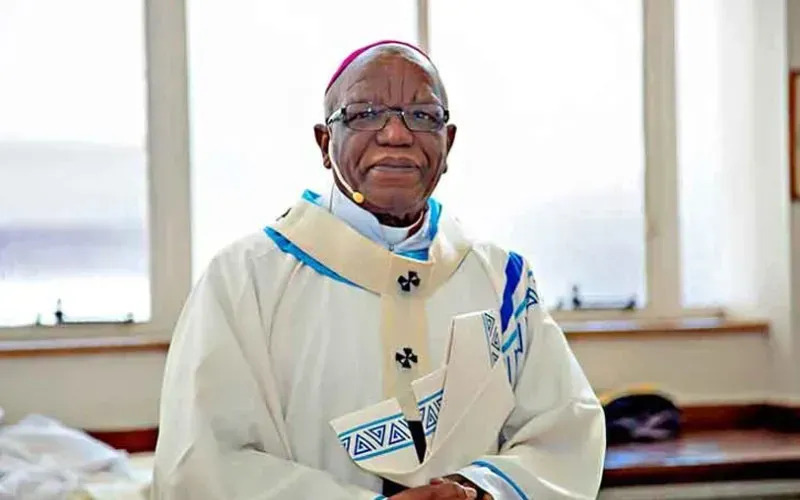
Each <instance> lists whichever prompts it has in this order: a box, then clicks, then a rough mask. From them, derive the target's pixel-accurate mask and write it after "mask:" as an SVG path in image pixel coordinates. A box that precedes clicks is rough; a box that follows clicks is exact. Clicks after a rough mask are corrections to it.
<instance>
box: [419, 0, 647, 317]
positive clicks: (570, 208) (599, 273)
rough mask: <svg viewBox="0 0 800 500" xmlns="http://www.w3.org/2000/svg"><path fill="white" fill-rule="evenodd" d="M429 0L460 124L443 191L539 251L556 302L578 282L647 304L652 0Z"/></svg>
mask: <svg viewBox="0 0 800 500" xmlns="http://www.w3.org/2000/svg"><path fill="white" fill-rule="evenodd" d="M430 5H431V16H430V30H431V34H430V37H431V47H430V50H431V56H432V58H433V59H434V61H435V62H436V64H437V65H438V68H439V70H440V71H441V74H442V77H443V79H444V81H445V84H446V85H447V89H448V94H449V98H450V108H451V113H452V116H453V121H454V123H456V124H457V125H458V126H459V129H458V135H457V137H456V142H455V144H454V147H453V151H452V153H451V156H450V162H449V164H450V170H449V172H448V174H447V175H446V176H445V177H444V178H443V180H442V185H441V188H440V189H439V192H438V196H439V197H440V198H441V200H442V201H443V203H445V204H446V206H450V207H451V208H452V209H454V210H455V212H456V213H457V214H458V215H459V217H460V218H461V219H462V221H463V222H464V223H465V224H466V225H467V226H471V227H472V228H474V232H475V233H476V234H480V235H481V237H482V238H483V237H485V238H490V239H492V240H494V241H496V242H498V243H499V244H502V245H504V246H506V247H508V248H510V249H513V250H515V251H517V252H518V253H521V254H523V255H525V256H526V257H527V258H529V259H530V261H531V262H532V266H533V269H534V272H535V273H536V275H537V280H538V282H539V284H540V286H541V288H542V290H543V295H544V299H545V301H546V302H547V303H548V305H550V306H557V305H558V303H559V302H560V301H562V302H563V306H564V307H565V308H569V307H571V304H570V297H571V295H572V292H571V288H572V286H573V285H578V286H579V289H580V295H581V296H583V298H584V300H586V301H587V302H589V301H591V302H595V303H596V304H598V303H604V304H607V305H608V304H610V303H614V304H616V303H620V305H621V304H624V303H625V302H626V301H628V300H629V299H630V298H631V297H634V296H635V298H636V302H637V304H638V306H640V307H641V306H642V305H644V304H645V302H646V300H647V297H646V296H645V272H644V269H645V235H644V228H645V223H644V206H643V204H644V138H643V131H642V130H643V128H642V113H643V110H642V98H643V95H642V88H643V78H642V71H643V68H642V6H641V2H640V1H639V0H624V1H623V0H620V1H616V2H604V3H603V4H602V5H599V4H598V3H597V2H593V1H591V0H577V1H576V0H570V1H559V2H553V1H548V0H533V1H528V2H519V3H517V2H494V3H491V4H490V6H488V5H487V3H486V2H483V1H472V0H469V1H462V2H459V4H458V7H457V8H455V7H454V6H453V4H449V3H446V2H431V3H430ZM476 201H478V203H476Z"/></svg>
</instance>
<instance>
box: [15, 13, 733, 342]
mask: <svg viewBox="0 0 800 500" xmlns="http://www.w3.org/2000/svg"><path fill="white" fill-rule="evenodd" d="M688 3H690V2H683V1H682V2H678V9H677V14H678V21H679V22H678V23H677V26H678V32H677V33H676V34H675V35H676V39H677V49H676V48H675V46H674V44H673V43H672V42H673V32H672V30H673V25H672V23H671V19H672V17H673V14H674V13H675V12H674V11H673V8H672V3H669V2H664V3H661V2H646V1H644V0H618V1H615V2H610V3H604V4H603V5H602V6H599V5H598V4H597V3H596V2H592V1H589V0H564V1H560V2H550V1H546V0H533V1H530V2H521V3H520V2H494V3H487V2H479V1H477V0H462V1H460V2H458V5H457V6H455V4H453V3H449V2H444V1H425V0H417V1H414V0H403V1H398V2H392V3H391V5H389V4H384V3H376V2H374V1H371V0H346V1H344V0H343V1H340V2H326V1H322V0H298V1H294V2H262V1H258V0H236V1H234V2H224V1H219V0H218V1H199V0H195V1H193V2H189V5H188V7H189V9H188V12H187V11H185V9H184V7H185V2H184V1H183V0H177V1H175V2H157V1H151V2H147V1H145V2H126V3H124V5H123V4H118V3H113V5H111V4H108V2H102V1H100V0H75V1H72V2H68V3H67V4H64V3H63V2H59V1H57V0H4V1H3V2H2V3H0V75H3V77H2V78H0V179H1V181H2V182H0V327H4V326H14V325H32V324H35V323H36V322H37V321H38V322H41V323H43V324H47V323H52V322H53V320H54V317H55V315H54V312H55V310H56V308H57V305H58V303H59V302H60V303H61V306H62V310H63V312H64V313H65V318H66V319H67V320H70V319H71V320H74V321H81V320H86V319H97V320H107V321H119V320H123V319H127V318H128V317H129V315H133V318H134V319H135V320H136V321H142V322H145V321H148V320H149V322H148V323H147V324H144V325H140V324H138V323H137V324H135V325H134V327H132V328H133V331H135V332H138V333H151V332H153V333H157V334H160V335H166V334H168V333H169V330H170V325H171V324H173V323H174V321H175V320H176V318H177V315H178V312H179V311H180V308H181V306H182V303H183V301H184V299H185V297H186V293H187V292H188V289H189V287H190V284H191V281H192V279H193V277H194V278H196V277H197V276H198V275H199V273H200V272H201V271H202V270H203V269H204V268H205V266H206V264H207V263H208V261H209V259H210V258H211V257H212V256H213V255H214V254H215V253H216V252H218V251H219V250H220V249H221V248H222V247H224V246H226V245H228V244H229V243H231V242H232V241H234V240H236V239H237V238H239V237H241V236H243V235H245V234H248V233H252V232H254V231H258V230H259V229H261V228H262V227H263V226H264V225H266V224H267V223H269V222H271V221H272V220H274V219H275V218H276V217H277V216H278V215H279V214H281V213H283V212H284V211H285V209H286V208H287V207H288V206H289V205H291V204H292V203H294V201H295V200H296V199H297V198H298V196H299V195H300V193H301V191H302V190H303V189H305V188H311V189H316V190H321V189H325V188H326V187H329V186H330V184H329V182H330V177H329V176H330V174H329V172H328V171H326V170H324V169H323V168H322V166H321V164H320V163H321V161H320V155H319V153H318V151H317V150H316V146H315V144H314V138H313V133H312V126H313V124H314V123H318V122H320V121H322V119H323V102H322V101H323V92H324V86H325V84H326V82H327V80H328V78H329V77H330V75H331V74H332V73H333V71H334V70H335V68H336V65H337V64H338V63H339V61H340V60H341V59H342V58H343V57H345V56H346V55H347V52H348V51H350V50H352V49H353V48H355V47H358V46H360V45H362V44H365V43H369V42H372V41H375V40H377V39H382V38H397V39H401V40H407V41H411V42H414V41H417V42H419V43H422V44H423V45H425V46H426V47H424V48H427V49H428V50H429V52H430V53H431V55H432V57H433V59H434V61H436V63H437V64H438V66H439V69H440V70H441V73H442V76H443V78H444V80H445V82H446V84H447V87H448V91H449V94H450V107H451V112H452V117H453V121H454V122H455V123H456V124H457V125H458V126H459V133H458V138H457V140H456V144H455V148H454V150H453V152H452V156H451V159H450V166H451V169H450V172H449V173H448V174H447V176H446V177H445V178H444V180H443V183H442V185H441V186H440V188H439V190H438V191H437V193H436V196H437V197H438V198H439V199H441V200H442V201H443V202H444V203H445V204H446V205H447V206H448V207H450V208H451V209H452V210H453V212H454V213H456V214H457V215H458V216H459V218H460V219H461V220H462V222H464V223H465V225H466V226H467V227H468V229H469V230H471V232H473V233H475V234H478V235H480V236H481V237H482V238H486V239H492V240H494V241H496V242H497V243H499V244H501V245H503V246H505V247H507V248H510V249H512V250H515V251H517V252H519V253H521V254H523V255H525V256H526V257H528V258H529V259H530V261H531V262H532V264H533V267H534V270H535V272H536V274H537V279H538V281H539V283H540V285H541V288H542V291H543V296H544V298H545V302H546V303H547V305H549V306H551V307H559V305H560V306H562V307H563V308H564V309H570V308H571V307H572V304H571V300H570V299H571V295H572V287H573V286H574V285H577V286H578V287H579V291H580V294H581V296H582V298H583V299H584V300H585V301H586V302H584V306H587V305H588V306H593V305H594V306H600V307H603V306H613V307H618V306H620V305H623V304H624V303H626V302H627V301H628V300H630V299H631V298H633V297H635V299H636V306H637V307H640V308H642V310H639V311H636V312H634V313H631V314H633V315H635V316H640V315H641V316H659V315H672V314H689V313H690V312H691V313H693V314H694V313H698V312H697V311H689V310H687V309H686V308H687V307H689V308H691V307H696V306H706V305H713V304H716V303H717V302H719V301H718V300H714V299H715V298H716V297H719V296H720V293H719V290H718V289H714V288H713V287H708V286H706V285H707V284H708V283H709V282H710V281H713V280H714V278H715V276H716V277H718V276H719V275H720V273H721V272H722V271H721V269H720V267H719V266H717V267H714V266H710V265H709V263H710V262H714V255H715V252H716V249H717V248H718V247H719V244H720V243H719V241H721V240H719V238H717V237H716V236H709V234H710V233H709V232H708V228H711V227H713V225H714V222H713V221H714V220H715V217H716V216H717V215H718V212H719V211H720V210H722V209H723V202H722V201H720V200H715V199H713V198H708V196H706V193H707V190H706V187H708V186H709V185H711V184H713V180H714V175H715V174H714V173H713V169H714V168H717V167H718V166H719V165H720V164H721V162H722V160H721V159H720V158H717V157H715V156H714V154H711V153H710V152H709V151H711V150H710V149H709V148H708V147H706V146H707V144H709V143H711V144H713V143H714V141H716V138H715V137H714V136H713V134H711V133H709V132H708V131H709V130H711V129H713V126H714V123H716V122H715V121H714V120H716V117H717V115H716V113H717V112H718V111H719V110H718V109H717V108H715V107H714V106H720V105H719V103H716V104H715V102H716V101H714V102H710V101H707V100H704V99H703V96H704V92H705V91H704V90H703V89H711V88H712V87H713V86H714V85H717V86H718V83H719V82H716V81H715V80H713V78H714V74H715V73H714V71H716V70H715V68H714V67H713V64H712V63H713V60H714V58H715V57H717V56H715V55H714V54H715V52H714V48H713V38H703V36H704V34H703V33H704V31H705V29H706V28H705V27H704V25H703V23H704V22H705V21H703V20H702V19H705V18H704V17H703V16H702V15H701V14H702V12H700V11H702V10H703V9H704V8H703V7H701V6H695V7H692V9H694V10H697V11H698V12H700V13H699V14H697V13H695V12H694V11H691V12H690V11H689V10H687V9H688V8H687V7H685V5H686V4H688ZM418 8H421V9H422V10H418ZM681 9H684V11H683V12H682V11H681ZM706 10H707V9H706ZM695 14H696V15H695ZM707 14H708V13H707ZM709 15H710V14H709ZM714 15H716V16H718V13H716V14H714ZM692 16H694V17H692ZM706 17H708V16H706ZM376 19H379V20H380V22H376ZM148 21H149V22H148ZM155 21H157V22H155ZM729 35H731V36H733V35H735V33H734V31H731V33H730V34H729ZM99 40H102V43H98V41H99ZM54 41H57V42H54ZM187 45H188V49H189V50H188V54H189V55H190V56H191V57H190V60H188V61H187V50H186V49H187ZM687 47H692V49H691V50H689V49H687ZM676 55H678V56H680V57H678V61H677V71H676V72H673V70H672V67H671V61H672V58H673V57H675V56H676ZM145 59H147V71H145ZM187 64H188V69H187ZM701 70H702V71H703V73H702V74H701ZM709 72H710V73H709ZM675 74H677V76H678V79H677V84H676V87H675V88H673V86H672V77H673V76H675ZM706 74H709V75H710V76H709V78H711V80H708V79H704V78H705V76H702V75H706ZM8 75H11V76H10V77H9V76H8ZM676 90H677V93H678V97H679V99H678V109H677V110H678V111H680V112H681V113H682V114H683V117H682V119H681V121H680V124H681V127H676V126H675V123H673V122H674V120H672V119H671V116H672V114H673V113H674V112H675V111H676V106H675V103H674V102H673V99H672V98H673V94H674V93H675V91H676ZM190 97H191V99H190ZM189 101H190V102H189ZM189 123H191V130H189ZM676 129H679V130H677V132H678V139H679V141H678V145H677V148H676V147H675V145H674V144H673V143H672V141H671V137H672V134H673V133H674V132H676ZM190 136H191V141H190V140H189V138H190ZM190 149H191V150H190ZM676 150H679V152H680V154H681V158H680V162H679V166H678V164H676V163H675V162H674V161H672V156H674V153H676ZM718 150H719V147H717V149H716V150H715V151H718ZM715 154H716V153H715ZM190 157H191V166H190V165H189V163H190V162H189V159H190ZM697 165H711V169H710V170H709V169H706V170H705V171H703V172H701V171H700V170H699V169H697V168H696V166H697ZM679 168H680V173H681V179H680V181H679V182H676V181H675V178H676V177H677V173H678V169H679ZM661 181H665V182H666V183H667V184H668V185H667V186H666V187H662V185H661V184H660V183H661ZM704 186H705V187H704ZM190 192H191V201H190V196H189V195H190ZM676 193H679V197H680V202H681V206H680V209H679V208H677V206H676V204H675V203H674V201H673V195H675V194H676ZM476 201H478V203H476ZM730 201H731V200H726V201H724V203H730ZM679 210H680V213H679ZM679 215H680V224H678V219H679ZM689 216H691V217H689ZM646 228H647V231H646V230H645V229H646ZM698 235H703V236H705V238H702V237H699V236H698ZM714 238H717V239H714ZM678 241H680V242H681V243H680V244H678ZM678 254H681V255H678ZM680 257H683V260H684V263H683V265H682V267H679V266H681V258H680ZM712 268H713V269H712ZM704 273H705V274H704ZM678 275H680V277H677V276H678ZM680 278H683V279H682V280H681V279H680ZM681 281H683V283H682V284H681ZM720 282H725V281H724V280H723V281H720ZM587 302H588V303H587ZM704 311H705V312H704V313H707V312H708V310H704ZM586 314H589V315H591V316H592V318H594V317H598V315H601V316H602V315H606V316H608V315H607V314H606V313H599V312H598V311H587V312H586ZM626 314H627V313H626ZM698 314H699V313H698ZM569 316H572V317H575V315H573V314H572V313H566V314H564V315H563V316H562V317H569ZM577 316H578V317H581V315H580V314H578V315H577ZM610 316H618V314H617V313H612V314H610ZM110 328H114V327H110ZM33 330H35V332H34V333H35V335H44V336H47V335H50V333H47V332H49V331H50V330H48V329H46V328H44V329H33ZM33 330H32V329H30V328H27V329H26V328H22V329H16V333H14V332H11V333H8V335H23V334H24V335H29V334H31V332H32V331H33ZM69 330H70V332H71V333H70V335H78V336H81V335H84V334H86V335H88V334H90V333H87V331H86V330H81V329H80V327H78V326H75V325H70V328H69ZM10 331H11V330H8V329H6V330H3V335H4V336H5V335H6V334H7V332H10ZM42 332H45V333H42ZM53 332H55V333H52V335H64V334H65V333H64V331H63V330H60V329H59V330H53ZM94 332H95V333H92V334H97V335H108V334H109V332H111V334H119V333H120V331H119V330H113V331H112V330H108V329H105V327H102V328H99V329H96V330H94Z"/></svg>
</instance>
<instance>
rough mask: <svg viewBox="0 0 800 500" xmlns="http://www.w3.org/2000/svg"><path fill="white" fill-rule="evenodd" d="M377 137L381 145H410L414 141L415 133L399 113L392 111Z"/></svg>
mask: <svg viewBox="0 0 800 500" xmlns="http://www.w3.org/2000/svg"><path fill="white" fill-rule="evenodd" d="M377 139H378V144H380V145H381V146H395V147H398V146H410V145H411V144H413V142H414V134H413V133H412V132H411V131H410V130H409V129H408V127H406V123H405V122H404V121H403V117H402V116H400V114H399V113H392V114H391V115H390V116H389V120H388V121H387V122H386V125H385V126H384V127H383V128H382V129H381V130H380V131H379V132H378V136H377Z"/></svg>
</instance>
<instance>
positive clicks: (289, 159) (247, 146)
mask: <svg viewBox="0 0 800 500" xmlns="http://www.w3.org/2000/svg"><path fill="white" fill-rule="evenodd" d="M415 6H416V2H414V1H412V0H404V1H397V2H391V4H390V3H388V2H386V3H384V2H375V1H374V0H346V1H337V2H331V1H326V0H295V1H292V2H264V1H260V0H227V1H223V0H216V1H207V0H196V1H193V2H190V4H189V33H190V34H189V44H190V46H189V56H190V64H189V68H190V73H191V74H190V84H191V89H190V95H191V98H192V101H191V109H192V163H193V166H192V177H193V178H192V200H193V207H192V220H193V258H194V261H193V262H194V264H193V265H194V270H195V275H197V274H198V273H200V272H202V270H203V269H204V268H205V266H206V265H207V263H208V260H209V259H210V258H211V257H212V256H213V255H214V254H215V253H216V252H217V251H218V250H219V249H220V248H221V247H223V246H225V245H227V244H229V243H231V242H232V241H234V240H235V239H237V238H239V237H241V236H243V235H245V234H249V233H252V232H253V231H258V230H260V229H261V228H262V227H264V226H265V225H267V224H268V223H270V222H272V221H274V220H275V219H276V218H277V217H278V216H280V214H282V213H283V212H285V211H286V209H287V208H289V206H290V205H291V204H293V203H294V202H295V201H296V200H297V199H298V198H299V197H300V195H301V194H302V191H303V189H305V188H311V189H322V188H324V187H325V186H327V185H328V180H329V179H330V177H329V176H330V173H329V172H328V171H327V170H324V169H323V167H322V159H321V157H320V154H319V151H318V149H317V146H316V143H315V142H314V134H313V126H314V124H315V123H320V122H322V121H323V118H324V116H323V94H324V91H325V86H326V84H327V83H328V79H329V78H330V77H331V75H332V74H333V72H334V71H335V69H336V67H337V66H338V64H339V62H340V61H341V60H342V59H343V58H344V57H345V56H346V55H347V54H348V53H349V52H350V51H351V50H354V49H355V48H357V47H359V46H361V45H366V44H367V43H370V42H373V41H377V40H381V39H384V38H395V39H400V40H407V41H412V42H413V41H414V40H415V39H416V13H415V12H416V11H415Z"/></svg>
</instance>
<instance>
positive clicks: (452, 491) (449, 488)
mask: <svg viewBox="0 0 800 500" xmlns="http://www.w3.org/2000/svg"><path fill="white" fill-rule="evenodd" d="M435 488H436V489H437V493H439V494H441V498H461V499H463V498H467V499H474V498H477V497H478V492H477V491H475V489H474V488H470V487H468V486H461V485H460V484H458V483H455V482H453V481H446V480H445V481H443V482H441V483H439V484H438V485H436V486H435ZM435 498H439V497H435Z"/></svg>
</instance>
